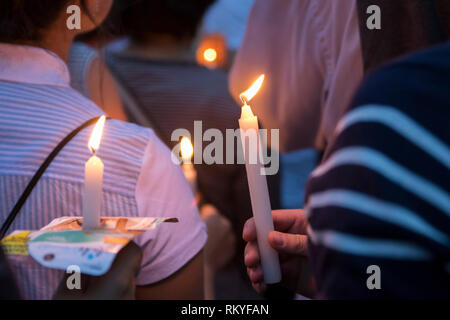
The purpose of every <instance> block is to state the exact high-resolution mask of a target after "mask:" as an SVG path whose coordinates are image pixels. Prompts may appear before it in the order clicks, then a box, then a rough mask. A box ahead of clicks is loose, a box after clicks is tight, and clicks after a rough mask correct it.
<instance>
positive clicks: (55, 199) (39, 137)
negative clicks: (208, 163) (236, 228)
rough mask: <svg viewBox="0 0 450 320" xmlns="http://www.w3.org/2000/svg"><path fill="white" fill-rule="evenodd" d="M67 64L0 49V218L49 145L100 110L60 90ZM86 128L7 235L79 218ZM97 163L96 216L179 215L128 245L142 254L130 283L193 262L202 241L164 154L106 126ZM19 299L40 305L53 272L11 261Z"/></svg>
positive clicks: (125, 130)
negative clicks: (99, 192)
mask: <svg viewBox="0 0 450 320" xmlns="http://www.w3.org/2000/svg"><path fill="white" fill-rule="evenodd" d="M69 83H70V77H69V73H68V70H67V67H66V65H65V64H64V62H63V61H62V60H60V59H59V58H58V57H57V56H56V55H55V54H53V53H51V52H48V51H45V50H43V49H40V48H35V47H27V46H16V45H8V44H0V221H1V223H3V222H4V221H5V219H6V217H7V215H8V214H9V212H10V211H11V209H12V207H13V206H14V203H15V202H16V201H17V199H18V198H19V196H20V195H21V193H22V192H23V190H24V188H25V187H26V184H27V183H28V181H29V180H30V178H31V176H32V175H33V174H34V173H35V171H36V170H37V169H38V167H39V166H40V165H41V163H42V162H43V160H44V159H45V158H46V157H47V155H48V154H49V153H50V152H51V151H52V150H53V148H54V147H55V146H56V145H57V144H58V143H59V142H60V141H61V140H62V139H63V137H65V136H66V135H67V134H68V133H69V132H71V131H72V130H73V129H74V128H76V127H78V126H79V125H80V124H81V123H83V122H85V121H86V120H88V119H91V118H94V117H97V116H99V115H101V114H102V111H101V110H100V109H99V108H98V107H97V106H96V105H94V104H93V103H92V102H90V101H89V100H87V99H86V98H84V97H83V96H82V95H81V94H79V93H77V92H76V91H75V90H74V89H72V88H71V87H70V85H69ZM90 131H91V130H84V131H82V132H81V133H80V134H79V135H77V136H76V137H75V138H74V140H72V141H71V142H70V143H69V144H68V145H67V146H66V147H65V148H64V149H63V151H62V152H61V153H60V154H59V156H58V157H57V158H56V159H55V160H54V162H53V163H52V164H51V165H50V167H49V168H48V169H47V171H46V173H45V175H44V176H43V177H42V179H41V180H40V182H39V183H38V185H37V186H36V188H35V190H34V191H33V192H32V194H31V196H30V198H29V199H28V200H27V202H26V203H25V206H24V207H23V209H22V210H21V212H20V213H19V215H18V217H17V218H16V220H15V222H14V223H13V224H12V226H11V228H10V230H9V231H10V232H11V231H13V230H17V229H24V230H36V229H39V228H42V227H43V226H45V225H46V224H48V223H49V222H50V221H52V220H53V219H55V218H57V217H61V216H81V215H82V195H83V189H84V187H83V185H84V163H85V162H86V161H87V159H88V158H89V156H90V154H89V150H88V148H87V141H88V139H89V134H90ZM98 155H99V157H100V158H101V159H102V160H103V162H104V167H105V169H104V170H105V171H104V180H103V201H102V216H135V217H137V216H151V217H178V218H179V219H180V223H178V224H167V225H162V226H161V227H160V228H158V229H156V230H153V231H150V232H146V233H144V234H143V235H141V236H140V237H139V238H138V239H137V240H136V242H137V243H138V244H139V245H140V246H141V247H142V248H143V260H142V264H141V269H140V272H139V274H138V277H137V279H136V283H137V285H148V284H151V283H155V282H158V281H160V280H162V279H165V278H167V277H168V276H170V275H172V274H173V273H175V272H176V271H177V270H179V269H180V268H181V267H182V266H184V265H185V264H186V263H187V262H188V261H189V260H190V259H192V258H193V257H194V256H195V255H196V254H197V253H198V252H199V251H200V250H201V248H202V247H203V245H204V243H205V241H206V237H207V235H206V230H205V226H204V224H203V222H202V221H201V219H200V217H199V214H198V211H197V208H196V206H195V205H193V196H192V193H191V192H190V189H189V185H188V184H187V182H186V180H185V179H184V176H183V173H182V171H181V169H180V168H179V166H177V165H175V164H173V163H172V162H171V158H170V150H169V149H167V148H166V147H165V146H164V145H163V143H162V142H160V141H159V140H158V139H157V138H156V137H155V135H154V133H153V132H152V131H151V130H149V129H145V128H141V127H139V126H136V125H133V124H130V123H125V122H122V121H118V120H110V121H108V122H107V123H106V126H105V131H104V134H103V138H102V144H101V146H100V149H99V151H98ZM13 270H14V273H15V276H16V280H17V282H18V284H19V287H20V289H21V294H22V297H24V298H26V299H49V298H51V296H52V294H53V292H54V290H55V288H56V287H57V285H58V283H59V281H60V280H61V278H62V272H60V271H56V270H50V269H45V268H43V267H41V266H39V265H34V264H32V265H28V264H21V263H16V262H13Z"/></svg>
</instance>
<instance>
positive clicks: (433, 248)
mask: <svg viewBox="0 0 450 320" xmlns="http://www.w3.org/2000/svg"><path fill="white" fill-rule="evenodd" d="M449 79H450V44H446V45H443V46H440V47H436V48H433V49H431V50H427V51H424V52H421V53H418V54H415V55H412V56H410V57H408V58H406V59H404V60H401V61H399V62H398V63H395V64H392V65H389V66H387V67H385V68H383V69H381V70H379V71H377V72H375V73H374V74H372V75H371V76H370V77H369V78H368V79H367V80H366V81H365V82H364V84H363V85H362V87H361V89H360V90H359V91H358V93H357V95H356V98H355V99H354V101H353V103H352V106H351V108H350V109H349V110H348V112H347V113H346V114H345V115H344V117H343V118H342V119H341V121H340V122H339V124H338V127H337V130H336V132H335V136H334V138H333V140H332V141H331V144H330V147H329V149H328V150H327V152H326V154H325V157H324V160H323V163H322V164H321V165H320V166H319V167H318V169H317V170H315V171H314V172H313V174H312V175H311V178H310V181H309V184H308V196H307V199H306V202H307V208H308V211H309V212H308V213H309V222H310V227H311V229H310V231H309V240H310V248H309V249H310V258H311V260H312V263H313V270H314V273H315V276H316V280H317V287H318V295H317V297H318V298H322V299H335V298H337V299H342V298H357V299H363V298H397V299H398V298H427V299H430V298H444V297H445V298H449V293H450V291H449V290H448V288H449V287H450V220H449V219H450V218H449V217H450V125H449V120H450V110H449V108H448V106H449V104H450V81H449ZM378 268H379V269H378ZM371 275H372V276H371ZM366 280H367V281H366ZM377 289H379V290H377Z"/></svg>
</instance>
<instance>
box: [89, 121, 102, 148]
mask: <svg viewBox="0 0 450 320" xmlns="http://www.w3.org/2000/svg"><path fill="white" fill-rule="evenodd" d="M105 120H106V117H105V116H101V117H100V119H98V121H97V123H96V125H95V127H94V130H92V134H91V138H90V139H89V148H90V149H91V150H92V152H93V153H95V152H96V151H97V150H98V148H99V147H100V141H101V139H102V134H103V128H104V127H105Z"/></svg>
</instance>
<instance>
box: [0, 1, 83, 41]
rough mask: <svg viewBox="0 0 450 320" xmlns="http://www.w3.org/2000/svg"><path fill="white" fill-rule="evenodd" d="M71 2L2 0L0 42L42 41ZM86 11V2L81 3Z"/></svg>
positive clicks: (0, 5)
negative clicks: (45, 33)
mask: <svg viewBox="0 0 450 320" xmlns="http://www.w3.org/2000/svg"><path fill="white" fill-rule="evenodd" d="M69 2H70V0H0V42H10V43H13V42H18V41H35V40H40V37H41V36H42V31H44V30H45V29H47V28H48V27H49V26H50V25H51V24H52V23H53V22H54V21H55V20H56V19H57V18H58V15H59V14H60V13H61V11H62V10H63V9H64V7H65V5H67V4H68V3H69ZM81 5H82V7H83V9H86V5H85V2H84V0H82V1H81Z"/></svg>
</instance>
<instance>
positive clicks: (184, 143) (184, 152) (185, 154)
mask: <svg viewBox="0 0 450 320" xmlns="http://www.w3.org/2000/svg"><path fill="white" fill-rule="evenodd" d="M180 150H181V158H182V159H183V164H182V168H183V172H184V176H185V177H186V180H187V181H188V182H189V186H190V187H191V190H192V192H193V194H194V195H195V194H196V193H197V172H196V171H195V169H194V165H193V164H192V155H193V154H194V147H193V146H192V142H191V140H190V139H189V138H188V137H183V138H182V139H181V142H180Z"/></svg>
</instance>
